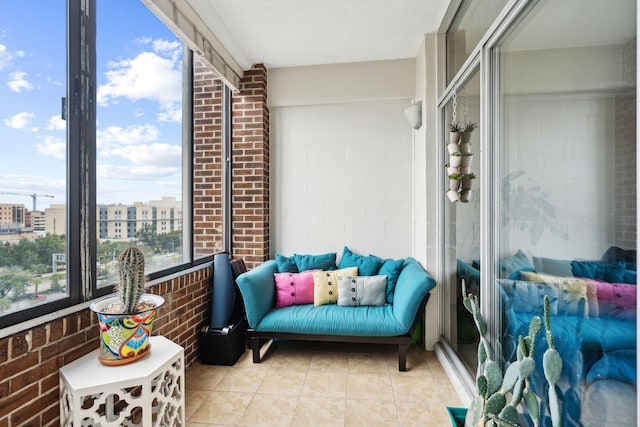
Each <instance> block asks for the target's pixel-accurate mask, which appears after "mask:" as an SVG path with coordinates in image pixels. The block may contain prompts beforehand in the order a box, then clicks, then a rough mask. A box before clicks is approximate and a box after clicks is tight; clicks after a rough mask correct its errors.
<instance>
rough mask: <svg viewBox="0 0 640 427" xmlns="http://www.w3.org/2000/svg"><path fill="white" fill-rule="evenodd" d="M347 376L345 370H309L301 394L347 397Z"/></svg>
mask: <svg viewBox="0 0 640 427" xmlns="http://www.w3.org/2000/svg"><path fill="white" fill-rule="evenodd" d="M347 378H348V374H347V372H346V371H337V372H331V371H327V370H321V371H309V372H308V373H307V377H306V379H305V381H304V386H303V387H302V395H303V396H311V397H336V398H342V399H344V398H346V397H347Z"/></svg>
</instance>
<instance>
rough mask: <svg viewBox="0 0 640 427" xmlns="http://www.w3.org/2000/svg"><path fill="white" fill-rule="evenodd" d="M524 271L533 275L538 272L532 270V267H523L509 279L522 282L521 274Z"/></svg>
mask: <svg viewBox="0 0 640 427" xmlns="http://www.w3.org/2000/svg"><path fill="white" fill-rule="evenodd" d="M522 271H527V272H531V273H535V272H536V271H535V270H534V269H533V268H531V267H523V268H521V269H520V270H516V271H514V272H513V273H511V274H510V275H509V277H508V279H510V280H520V272H522Z"/></svg>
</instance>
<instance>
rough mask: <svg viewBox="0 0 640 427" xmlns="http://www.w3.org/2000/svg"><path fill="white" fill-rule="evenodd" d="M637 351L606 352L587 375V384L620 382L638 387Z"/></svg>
mask: <svg viewBox="0 0 640 427" xmlns="http://www.w3.org/2000/svg"><path fill="white" fill-rule="evenodd" d="M636 369H637V368H636V351H635V350H616V351H611V352H605V353H604V354H603V355H602V358H601V359H599V360H598V361H597V362H596V363H594V364H593V366H592V367H591V369H590V370H589V373H588V374H587V383H588V384H591V383H593V382H595V381H597V380H618V381H624V382H626V383H629V384H633V385H636Z"/></svg>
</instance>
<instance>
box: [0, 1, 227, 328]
mask: <svg viewBox="0 0 640 427" xmlns="http://www.w3.org/2000/svg"><path fill="white" fill-rule="evenodd" d="M66 8H67V12H66V15H67V23H66V38H67V46H66V55H67V59H66V61H67V88H66V99H65V101H66V104H65V107H66V111H67V115H66V122H67V166H66V169H67V170H66V178H67V190H66V193H67V201H66V211H67V218H66V222H67V242H66V244H67V283H68V284H69V285H68V292H69V295H68V296H67V297H65V298H61V299H59V300H56V301H52V302H48V303H44V304H42V305H37V306H34V307H31V308H28V309H24V310H20V311H17V312H15V313H8V314H6V315H3V316H0V337H2V336H6V335H8V334H11V333H16V332H18V331H20V330H24V329H27V328H30V327H34V326H35V325H38V324H41V323H45V322H47V321H51V320H53V319H55V318H58V317H60V316H63V315H66V314H69V313H70V312H74V311H77V310H81V309H85V308H86V306H87V305H88V303H89V302H90V301H91V300H94V299H96V298H101V297H104V296H106V295H109V294H111V293H113V288H112V287H111V286H104V287H101V288H98V287H97V280H96V279H97V241H98V237H97V231H98V226H97V218H98V215H99V212H98V206H97V204H96V174H97V165H96V90H97V78H96V52H97V49H96V20H97V16H96V15H97V13H96V0H67V2H66ZM193 56H194V55H193V51H192V50H191V49H190V48H189V47H188V46H187V44H186V43H184V42H183V67H182V70H183V71H182V75H183V81H182V86H183V89H182V93H183V100H182V111H183V113H182V167H183V168H182V174H183V180H182V188H183V194H182V199H183V200H182V212H183V215H182V230H183V233H182V238H183V260H185V261H184V262H182V263H180V264H177V265H174V266H171V267H169V268H166V269H163V270H159V271H156V272H153V273H150V274H148V275H147V276H146V278H147V281H148V282H156V283H157V282H158V281H159V280H161V279H162V278H164V277H167V278H169V277H171V276H175V275H176V274H177V273H179V272H181V271H186V270H189V269H192V268H194V267H198V266H201V265H203V264H206V263H208V262H211V261H212V260H213V254H211V255H208V256H205V257H200V258H197V259H196V258H195V251H194V245H193V241H194V239H193V234H194V226H193V203H192V201H193V151H194V149H193V147H194V134H193V130H194V124H193V117H194V111H193V110H194V107H193V106H194V102H193V81H194V67H193ZM224 88H225V91H227V95H226V96H224V97H223V111H225V118H226V121H227V123H228V125H227V126H225V129H224V130H223V140H224V141H225V144H224V146H225V149H226V150H227V151H226V153H227V154H226V155H227V156H228V159H229V160H228V161H226V162H225V169H226V173H225V174H224V178H223V179H224V183H223V186H224V188H228V197H225V198H224V201H223V203H224V205H225V206H224V209H225V210H228V211H230V209H231V162H230V159H231V155H230V153H231V131H232V127H231V125H230V124H231V96H230V92H229V89H228V86H227V85H226V84H225V85H224ZM227 219H228V221H229V224H225V233H224V234H225V236H226V237H225V238H226V239H229V240H228V241H229V242H230V241H231V238H230V233H231V231H230V227H231V221H230V215H229V216H228V218H227V217H225V218H224V221H225V222H226V221H227ZM227 227H228V228H227ZM228 249H230V248H228ZM74 306H77V307H78V309H77V310H74Z"/></svg>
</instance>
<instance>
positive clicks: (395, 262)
mask: <svg viewBox="0 0 640 427" xmlns="http://www.w3.org/2000/svg"><path fill="white" fill-rule="evenodd" d="M404 261H405V260H404V259H386V260H384V263H383V264H382V267H380V270H378V275H381V276H382V275H384V276H387V291H386V293H387V303H389V304H392V303H393V293H394V292H395V290H396V283H397V282H398V277H399V276H400V272H401V271H402V267H403V266H404Z"/></svg>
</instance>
